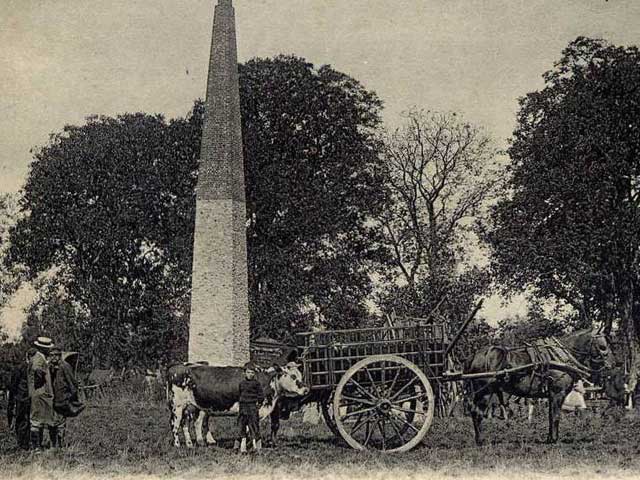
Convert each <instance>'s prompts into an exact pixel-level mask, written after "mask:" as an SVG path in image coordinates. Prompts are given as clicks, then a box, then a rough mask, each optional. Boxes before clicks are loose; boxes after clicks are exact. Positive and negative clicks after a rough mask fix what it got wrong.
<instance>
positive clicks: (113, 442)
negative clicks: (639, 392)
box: [0, 394, 640, 480]
mask: <svg viewBox="0 0 640 480" xmlns="http://www.w3.org/2000/svg"><path fill="white" fill-rule="evenodd" d="M216 422H217V423H216V424H215V426H214V427H213V429H214V432H215V435H216V437H217V438H218V439H219V440H221V442H220V446H218V447H214V448H212V447H209V448H194V449H186V448H181V449H176V448H174V447H173V444H172V439H171V434H170V430H169V424H168V411H167V408H166V406H165V405H164V403H162V402H159V401H151V400H146V399H144V398H143V397H142V396H140V395H130V394H123V395H120V396H117V397H113V398H105V399H101V400H92V401H91V402H90V404H89V406H88V408H87V410H86V411H85V412H84V413H83V414H82V415H81V416H80V417H78V418H76V419H71V420H70V421H69V425H68V431H67V439H66V440H67V443H68V446H67V448H66V449H65V450H63V451H51V450H50V451H46V452H44V453H40V454H35V455H34V454H30V453H25V452H22V451H19V450H17V449H16V446H15V440H14V438H13V436H12V435H10V434H9V432H8V430H7V425H6V421H1V422H0V455H1V457H0V458H1V460H2V470H1V471H0V476H1V477H3V478H29V479H30V478H39V477H44V478H65V479H73V478H94V477H96V476H98V477H115V476H118V477H121V476H128V477H129V476H134V477H163V478H214V477H215V478H239V477H251V478H256V477H257V476H260V477H267V478H305V479H310V478H321V477H322V478H365V477H366V478H373V479H375V478H393V479H394V480H395V479H400V478H434V477H443V476H444V477H459V478H487V477H491V478H503V477H504V478H519V477H520V478H522V477H527V478H551V477H556V476H571V477H575V475H582V478H600V477H602V476H603V475H606V476H607V477H608V478H613V477H637V476H640V448H639V442H638V439H640V419H637V418H624V417H623V418H620V419H619V420H617V421H616V420H612V419H608V420H603V419H602V418H600V417H598V416H593V415H589V416H587V417H586V418H583V419H577V418H575V417H574V416H573V415H565V416H564V417H563V418H562V422H561V442H560V443H559V444H557V445H546V444H544V443H543V442H542V440H543V439H544V438H545V435H546V419H545V417H544V415H543V414H542V413H539V414H538V416H537V418H536V419H535V421H534V423H533V424H532V425H527V423H526V421H525V420H524V419H519V418H516V419H513V420H511V421H510V422H508V423H507V422H505V421H503V420H497V419H496V420H487V421H486V422H485V425H486V426H487V439H488V440H489V441H488V442H487V445H486V446H483V447H476V446H475V444H474V443H473V438H472V430H473V428H472V426H471V421H470V419H469V418H467V417H461V418H451V419H447V420H439V419H436V420H435V422H434V425H433V426H432V428H431V430H430V431H429V433H428V434H427V437H426V438H425V441H424V442H423V444H422V445H421V446H419V447H418V448H416V449H414V450H412V451H411V452H408V453H405V454H395V455H381V454H379V453H375V452H369V453H367V452H364V453H363V452H357V451H353V450H350V449H348V448H347V447H346V446H344V444H342V443H341V442H339V441H336V440H335V439H334V438H333V436H332V435H331V433H330V432H329V431H328V429H327V428H326V427H325V426H324V425H323V424H320V425H310V424H305V423H302V422H301V421H300V419H299V418H297V419H296V418H293V419H292V420H290V421H286V422H283V424H282V429H281V435H280V442H279V445H278V447H276V448H267V449H265V450H264V451H263V453H262V454H261V455H249V456H242V455H240V454H238V453H237V452H236V451H234V450H233V449H232V448H231V447H232V444H233V431H234V428H233V425H234V423H233V422H234V420H233V419H232V418H218V419H216ZM264 428H265V430H266V427H264Z"/></svg>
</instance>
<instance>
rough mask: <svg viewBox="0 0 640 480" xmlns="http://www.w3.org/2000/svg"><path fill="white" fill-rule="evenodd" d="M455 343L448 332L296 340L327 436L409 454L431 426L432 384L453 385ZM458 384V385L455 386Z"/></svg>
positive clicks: (430, 328)
mask: <svg viewBox="0 0 640 480" xmlns="http://www.w3.org/2000/svg"><path fill="white" fill-rule="evenodd" d="M480 306H481V304H479V305H478V306H477V307H476V308H475V309H474V311H473V313H472V314H471V315H470V316H469V318H468V319H467V320H466V321H465V323H464V325H463V327H462V328H461V329H460V331H459V332H458V334H457V335H456V336H455V337H454V339H453V340H452V339H451V338H450V336H449V333H448V329H447V328H446V326H445V325H443V324H430V325H414V326H402V327H384V328H363V329H355V330H331V331H323V332H307V333H300V334H298V335H297V343H298V349H299V352H300V357H299V358H300V360H301V361H302V365H303V369H304V378H305V380H306V382H307V383H308V386H309V388H310V390H311V396H312V397H313V398H315V400H316V401H318V403H320V406H321V409H322V414H323V416H324V419H325V422H326V423H327V425H328V426H329V428H330V429H331V430H332V431H333V433H334V434H336V435H337V436H339V437H342V438H343V439H344V440H345V441H346V442H347V444H349V445H350V446H351V447H352V448H355V449H359V450H365V449H377V450H383V451H386V452H404V451H408V450H410V449H412V448H413V447H415V446H416V445H418V444H419V443H420V441H422V439H423V438H424V436H425V435H426V433H427V431H428V430H429V428H430V426H431V423H432V421H433V416H434V410H435V408H434V407H435V395H434V391H433V388H432V383H433V382H442V381H448V379H449V378H450V373H449V375H447V373H448V372H447V369H448V365H447V358H448V357H449V353H450V351H451V348H452V347H453V345H454V344H455V343H456V342H457V340H458V339H459V338H460V336H461V334H462V332H463V331H464V329H465V328H466V326H467V325H468V324H469V323H470V321H471V320H472V319H473V317H474V316H475V314H476V313H477V311H478V310H479V308H480ZM456 379H459V378H456Z"/></svg>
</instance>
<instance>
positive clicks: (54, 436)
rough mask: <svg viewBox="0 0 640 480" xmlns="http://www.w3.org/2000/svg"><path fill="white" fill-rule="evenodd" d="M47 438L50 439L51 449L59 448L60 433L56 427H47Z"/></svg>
mask: <svg viewBox="0 0 640 480" xmlns="http://www.w3.org/2000/svg"><path fill="white" fill-rule="evenodd" d="M49 438H50V439H51V448H60V447H61V446H62V445H60V443H59V442H60V433H59V431H58V428H57V427H49Z"/></svg>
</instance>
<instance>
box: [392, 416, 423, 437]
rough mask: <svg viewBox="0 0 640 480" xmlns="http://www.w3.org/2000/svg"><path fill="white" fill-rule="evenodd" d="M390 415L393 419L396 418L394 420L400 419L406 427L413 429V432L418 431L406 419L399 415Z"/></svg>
mask: <svg viewBox="0 0 640 480" xmlns="http://www.w3.org/2000/svg"><path fill="white" fill-rule="evenodd" d="M391 416H392V417H393V418H394V419H396V420H400V421H401V422H402V423H403V424H404V425H406V426H407V427H408V428H410V429H411V430H413V431H414V432H416V433H418V432H419V430H418V429H417V428H416V427H414V426H413V424H412V423H411V422H408V421H406V420H405V419H404V418H402V417H401V416H399V415H394V414H391Z"/></svg>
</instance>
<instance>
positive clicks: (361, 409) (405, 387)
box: [333, 355, 435, 452]
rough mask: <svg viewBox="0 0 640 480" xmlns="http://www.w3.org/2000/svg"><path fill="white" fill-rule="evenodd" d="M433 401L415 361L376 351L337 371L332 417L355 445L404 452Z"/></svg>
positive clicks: (421, 431)
mask: <svg viewBox="0 0 640 480" xmlns="http://www.w3.org/2000/svg"><path fill="white" fill-rule="evenodd" d="M434 402H435V398H434V395H433V390H432V388H431V384H430V383H429V379H428V378H427V376H426V375H425V374H424V373H423V372H422V371H421V370H420V369H419V368H418V367H417V366H416V365H415V364H414V363H412V362H410V361H409V360H406V359H404V358H402V357H398V356H396V355H375V356H371V357H367V358H365V359H364V360H361V361H359V362H358V363H356V364H355V365H353V366H352V367H351V368H350V369H349V370H347V371H346V372H345V374H344V375H343V376H342V378H341V379H340V383H338V386H337V388H336V392H335V395H334V399H333V418H334V420H335V422H336V426H337V427H338V431H339V432H340V436H341V437H342V438H343V439H344V440H345V441H346V442H347V443H348V444H349V445H350V446H351V447H353V448H355V449H358V450H366V449H377V450H383V451H386V452H406V451H408V450H411V449H412V448H413V447H415V446H416V445H417V444H418V443H420V441H422V439H423V438H424V436H425V435H426V433H427V431H428V430H429V427H431V423H432V421H433V411H434Z"/></svg>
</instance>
